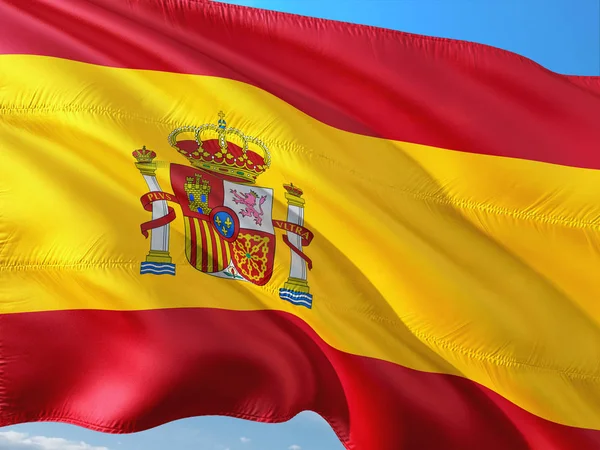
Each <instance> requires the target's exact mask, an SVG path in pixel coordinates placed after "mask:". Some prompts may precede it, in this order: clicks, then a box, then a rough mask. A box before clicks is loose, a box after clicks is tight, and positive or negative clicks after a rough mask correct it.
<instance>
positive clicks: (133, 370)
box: [0, 309, 600, 450]
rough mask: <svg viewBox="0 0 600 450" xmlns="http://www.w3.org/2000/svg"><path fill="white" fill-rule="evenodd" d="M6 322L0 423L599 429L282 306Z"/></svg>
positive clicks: (484, 432) (416, 443) (448, 443)
mask: <svg viewBox="0 0 600 450" xmlns="http://www.w3.org/2000/svg"><path fill="white" fill-rule="evenodd" d="M0 325H1V326H0V342H2V346H1V351H2V355H1V363H2V364H1V365H0V371H1V373H0V375H1V378H0V379H1V380H2V390H1V391H0V395H1V398H0V402H1V405H2V410H1V412H0V425H1V426H4V425H9V424H13V423H17V422H24V421H34V420H52V421H64V422H71V423H76V424H78V425H83V426H87V427H89V428H93V429H98V430H101V431H106V432H133V431H139V430H143V429H147V428H150V427H153V426H156V425H159V424H161V423H164V422H166V421H171V420H175V419H178V418H182V417H187V416H194V415H205V414H211V415H213V414H219V415H232V416H236V417H242V418H247V419H254V420H260V421H265V422H278V421H284V420H288V419H290V418H291V417H293V416H294V415H295V414H297V413H298V412H300V411H301V410H304V409H312V410H314V411H316V412H318V413H320V414H322V415H323V416H325V417H326V418H327V419H328V420H329V421H330V423H331V424H332V425H333V427H334V429H335V431H336V432H337V433H338V435H339V436H340V437H341V439H342V440H343V441H344V442H346V444H347V446H348V447H349V448H355V449H360V450H363V449H366V450H370V449H378V450H403V449H408V450H413V449H442V448H443V449H445V450H471V449H472V450H481V449H486V450H507V449H510V450H525V449H539V450H563V449H564V450H567V449H569V450H572V449H578V450H586V449H597V448H599V447H600V431H591V430H584V429H578V428H571V427H567V426H563V425H559V424H556V423H553V422H549V421H546V420H543V419H540V418H538V417H536V416H533V415H531V414H530V413H527V412H525V411H523V410H522V409H520V408H518V407H517V406H515V405H513V404H512V403H510V402H508V401H507V400H505V399H503V398H502V397H500V396H499V395H497V394H495V393H493V392H492V391H490V390H488V389H486V388H483V387H481V386H479V385H477V384H475V383H473V382H471V381H468V380H466V379H464V378H459V377H454V376H449V375H438V374H430V373H423V372H418V371H414V370H410V369H406V368H403V367H400V366H397V365H394V364H391V363H388V362H384V361H380V360H375V359H370V358H366V357H359V356H354V355H350V354H347V353H343V352H340V351H338V350H335V349H333V348H331V347H330V346H329V345H327V344H325V343H324V342H323V341H322V340H321V339H320V338H319V337H318V336H317V335H316V334H315V333H314V332H313V331H312V330H311V329H310V328H309V327H308V326H307V325H306V324H305V323H304V322H302V321H301V320H300V319H298V318H297V317H295V316H293V315H290V314H287V313H283V312H275V311H250V312H248V311H246V312H235V311H226V310H217V309H171V310H150V311H132V312H113V311H97V310H88V311H77V310H75V311H74V310H71V311H52V312H36V313H21V314H9V315H2V316H0ZM74 336H76V337H77V339H73V337H74Z"/></svg>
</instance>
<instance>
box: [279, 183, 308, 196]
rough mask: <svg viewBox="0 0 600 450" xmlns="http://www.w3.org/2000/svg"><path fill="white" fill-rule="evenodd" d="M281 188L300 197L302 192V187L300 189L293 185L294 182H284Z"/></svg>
mask: <svg viewBox="0 0 600 450" xmlns="http://www.w3.org/2000/svg"><path fill="white" fill-rule="evenodd" d="M283 188H284V189H285V190H286V191H287V192H288V193H289V194H290V195H293V196H294V197H302V194H304V192H303V191H302V189H300V188H299V187H298V186H294V183H290V184H284V185H283Z"/></svg>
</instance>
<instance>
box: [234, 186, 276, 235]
mask: <svg viewBox="0 0 600 450" xmlns="http://www.w3.org/2000/svg"><path fill="white" fill-rule="evenodd" d="M229 192H230V193H231V194H233V202H234V203H236V204H237V205H243V206H245V208H244V209H242V210H240V212H239V213H240V214H241V216H242V217H251V218H253V219H254V223H255V224H256V225H258V226H261V225H262V216H263V209H262V205H263V203H264V202H265V201H266V200H267V196H266V195H263V196H262V197H259V196H258V194H257V193H256V192H254V191H250V192H245V193H244V192H242V193H238V191H237V190H236V189H230V190H229ZM257 204H258V205H257ZM257 208H258V209H257Z"/></svg>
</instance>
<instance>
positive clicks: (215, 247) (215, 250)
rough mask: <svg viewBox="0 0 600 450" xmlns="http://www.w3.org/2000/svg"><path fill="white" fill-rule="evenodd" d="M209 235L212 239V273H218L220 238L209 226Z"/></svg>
mask: <svg viewBox="0 0 600 450" xmlns="http://www.w3.org/2000/svg"><path fill="white" fill-rule="evenodd" d="M209 229H210V234H211V237H212V261H213V272H218V270H217V269H218V268H219V253H220V252H221V244H220V242H219V241H220V240H221V238H220V236H219V233H217V231H216V230H215V229H214V228H213V227H212V226H210V225H209Z"/></svg>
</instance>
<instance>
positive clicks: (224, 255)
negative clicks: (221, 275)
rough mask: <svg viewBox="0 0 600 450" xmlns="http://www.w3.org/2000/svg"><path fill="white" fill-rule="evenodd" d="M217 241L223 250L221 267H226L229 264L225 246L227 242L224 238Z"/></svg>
mask: <svg viewBox="0 0 600 450" xmlns="http://www.w3.org/2000/svg"><path fill="white" fill-rule="evenodd" d="M219 241H220V242H221V251H222V252H223V269H226V268H227V266H228V265H229V260H228V259H227V246H228V245H229V242H227V241H226V240H225V239H219Z"/></svg>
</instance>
